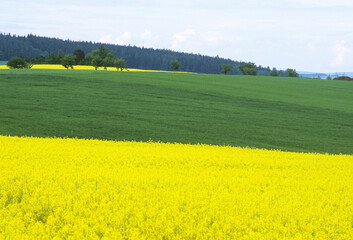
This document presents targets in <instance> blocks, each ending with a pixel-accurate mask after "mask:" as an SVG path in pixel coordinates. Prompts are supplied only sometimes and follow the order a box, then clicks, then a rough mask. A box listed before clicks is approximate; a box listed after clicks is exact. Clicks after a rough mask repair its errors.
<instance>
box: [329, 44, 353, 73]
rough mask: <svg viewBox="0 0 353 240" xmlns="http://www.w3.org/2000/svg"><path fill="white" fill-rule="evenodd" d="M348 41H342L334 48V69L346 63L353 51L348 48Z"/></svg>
mask: <svg viewBox="0 0 353 240" xmlns="http://www.w3.org/2000/svg"><path fill="white" fill-rule="evenodd" d="M345 45H346V41H344V40H342V41H339V42H337V43H336V44H335V45H334V46H333V48H332V51H333V54H334V58H333V61H332V67H340V66H342V65H344V64H345V63H346V58H347V56H349V53H350V52H351V51H352V50H351V49H350V48H348V47H346V46H345Z"/></svg>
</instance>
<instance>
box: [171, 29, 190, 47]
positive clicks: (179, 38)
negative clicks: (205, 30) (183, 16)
mask: <svg viewBox="0 0 353 240" xmlns="http://www.w3.org/2000/svg"><path fill="white" fill-rule="evenodd" d="M193 35H195V29H186V30H185V31H184V32H180V33H176V34H174V35H173V44H172V46H171V48H172V49H178V48H180V47H181V44H182V43H184V42H186V41H187V40H188V38H189V37H190V36H193Z"/></svg>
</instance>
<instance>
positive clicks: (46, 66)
mask: <svg viewBox="0 0 353 240" xmlns="http://www.w3.org/2000/svg"><path fill="white" fill-rule="evenodd" d="M0 69H10V68H9V67H8V66H7V65H0ZM32 69H53V70H67V69H66V68H65V67H64V66H62V65H60V64H34V65H33V66H32ZM69 70H72V69H69ZM74 70H95V68H94V67H93V66H84V65H76V66H74ZM97 70H103V71H118V69H117V68H115V67H107V69H104V67H99V68H98V69H97ZM119 71H120V70H119ZM123 71H125V72H126V71H128V72H169V73H170V72H171V71H162V70H145V69H136V68H127V69H123ZM176 73H186V72H176Z"/></svg>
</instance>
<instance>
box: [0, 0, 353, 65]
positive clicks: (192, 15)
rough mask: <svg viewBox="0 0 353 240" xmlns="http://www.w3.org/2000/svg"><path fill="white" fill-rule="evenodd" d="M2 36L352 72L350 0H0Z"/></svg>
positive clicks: (352, 26)
mask: <svg viewBox="0 0 353 240" xmlns="http://www.w3.org/2000/svg"><path fill="white" fill-rule="evenodd" d="M0 3H1V9H0V32H3V33H11V34H16V35H27V34H30V33H31V34H35V35H39V36H47V37H57V38H62V39H71V40H79V41H80V40H83V41H94V42H104V43H113V44H120V45H135V46H140V47H142V46H143V47H148V48H159V49H172V50H175V51H182V52H190V53H200V54H202V55H208V56H217V55H218V56H219V57H224V58H230V59H232V60H236V61H246V62H254V63H256V64H257V65H262V66H265V67H267V66H269V67H271V68H273V67H276V68H277V69H286V68H294V69H296V70H297V71H311V72H353V1H351V0H330V1H329V0H246V1H244V0H242V1H238V0H217V1H205V0H204V1H201V0H178V1H170V0H148V1H145V0H117V1H113V0H100V1H97V0H75V1H72V0H60V1H57V0H51V1H48V0H31V1H28V0H16V1H14V0H0Z"/></svg>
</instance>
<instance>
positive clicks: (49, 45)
mask: <svg viewBox="0 0 353 240" xmlns="http://www.w3.org/2000/svg"><path fill="white" fill-rule="evenodd" d="M101 45H102V46H103V47H104V48H106V49H108V50H109V51H110V52H111V53H112V54H113V56H119V59H124V60H125V63H126V67H129V68H139V69H150V70H166V71H168V70H173V67H172V65H171V62H172V61H174V60H176V59H177V60H178V61H179V63H180V66H179V70H180V71H185V72H196V73H212V74H219V73H221V71H222V66H221V64H228V65H231V66H233V69H232V71H228V72H227V74H237V75H239V74H242V71H241V70H240V69H239V68H238V67H239V66H242V65H244V64H246V63H245V62H242V61H234V60H231V59H225V58H220V57H218V56H217V57H210V56H204V55H201V54H191V53H184V52H176V51H172V50H166V49H153V48H144V47H136V46H121V45H114V44H101V43H96V42H88V41H71V40H61V39H58V38H49V37H39V36H35V35H32V34H29V35H27V36H16V35H11V34H3V33H0V61H1V60H5V61H6V60H9V59H11V58H13V57H15V56H19V57H24V58H26V59H27V60H29V59H33V60H32V63H33V64H36V63H40V62H43V61H46V62H47V63H52V64H61V63H60V61H61V60H60V59H61V58H62V57H64V56H65V55H68V54H73V55H76V59H75V64H80V65H91V61H92V60H93V59H90V58H89V56H90V55H89V54H90V53H92V54H93V51H95V50H97V49H99V47H100V46H101ZM76 50H81V51H82V52H83V54H85V58H82V57H80V56H79V55H77V54H74V52H75V51H76ZM81 56H82V53H81ZM91 57H93V56H92V55H91ZM66 58H69V57H66ZM71 58H73V57H71ZM67 60H70V59H67ZM35 61H37V62H35ZM71 61H72V59H71ZM95 61H96V63H97V64H99V63H101V61H99V59H98V58H97V59H95ZM103 62H105V61H103ZM104 64H105V63H104ZM110 65H111V64H110ZM254 68H255V70H256V74H257V75H264V76H269V75H270V74H271V72H272V71H274V70H275V71H276V72H277V73H278V75H279V76H288V74H287V72H286V71H282V70H276V69H275V68H273V69H271V68H270V67H263V66H261V65H259V66H257V65H255V64H254Z"/></svg>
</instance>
